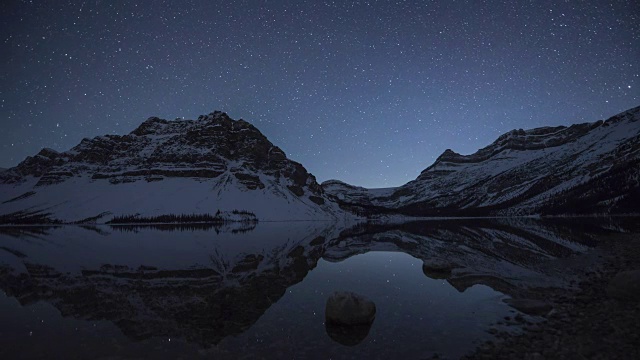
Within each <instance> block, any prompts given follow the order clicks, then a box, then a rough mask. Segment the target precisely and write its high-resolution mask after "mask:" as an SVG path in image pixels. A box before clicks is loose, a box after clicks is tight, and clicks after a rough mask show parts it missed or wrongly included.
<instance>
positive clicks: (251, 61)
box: [0, 0, 640, 187]
mask: <svg viewBox="0 0 640 360" xmlns="http://www.w3.org/2000/svg"><path fill="white" fill-rule="evenodd" d="M0 9H1V14H2V23H1V25H0V26H1V27H2V44H1V46H2V48H1V50H0V59H1V61H2V70H1V72H0V81H1V85H2V86H1V89H0V91H1V92H0V97H1V100H0V121H2V131H0V149H1V150H0V151H1V155H0V167H10V166H15V165H16V164H17V163H18V162H20V161H21V160H22V159H23V158H24V157H26V156H27V155H33V154H35V153H37V152H38V151H39V150H40V149H41V148H43V147H50V148H54V149H57V150H60V151H63V150H67V149H69V148H71V147H72V146H74V145H76V144H77V143H78V142H80V140H81V139H82V138H83V137H93V136H97V135H103V134H106V133H115V134H126V133H128V132H130V131H131V130H132V129H134V128H135V127H136V126H137V125H138V124H139V123H140V122H142V121H143V120H145V119H146V118H147V117H149V116H159V117H163V118H167V119H174V118H176V117H185V118H190V119H194V118H196V117H197V116H198V115H199V114H206V113H209V112H211V111H213V110H222V111H225V112H227V113H228V114H229V115H230V116H231V117H232V118H235V119H239V118H244V119H245V120H247V121H249V122H252V123H253V124H254V125H256V126H257V127H258V128H259V129H260V130H261V131H262V132H263V133H264V134H265V135H266V136H267V137H268V138H269V139H270V140H271V141H272V142H274V143H275V144H276V145H278V146H280V147H281V148H282V149H283V150H285V152H286V153H287V155H288V156H289V157H290V158H292V159H294V160H296V161H299V162H301V163H302V164H303V165H304V166H305V167H306V168H307V169H308V170H309V171H310V172H312V173H313V174H315V175H316V177H317V178H318V180H319V181H324V180H327V179H331V178H337V179H340V180H343V181H346V182H349V183H353V184H356V185H362V186H368V187H382V186H392V185H400V184H403V183H405V182H407V181H409V180H412V179H413V178H415V177H416V176H417V175H418V174H419V172H420V171H421V170H423V169H424V168H425V167H427V166H428V165H430V164H431V163H432V162H433V161H434V160H435V158H436V157H437V156H438V155H440V154H441V153H442V152H443V151H444V150H445V149H446V148H451V149H453V150H455V151H457V152H460V153H472V152H474V151H476V150H477V149H478V148H481V147H483V146H486V145H488V144H489V143H491V142H492V141H493V140H495V138H496V137H497V136H498V135H500V134H501V133H504V132H506V131H509V130H511V129H515V128H531V127H537V126H545V125H560V124H570V123H574V122H584V121H595V120H598V119H601V118H605V117H607V116H610V115H614V114H616V113H618V112H620V111H623V110H626V109H628V108H631V107H633V106H637V105H640V2H638V1H636V0H631V1H601V0H600V1H478V0H474V1H453V0H447V1H355V2H354V1H320V0H314V1H303V0H302V1H301V0H296V1H275V0H271V1H266V0H263V1H251V0H247V1H195V0H192V1H187V0H182V1H160V0H154V1H151V0H149V1H115V0H114V1H107V0H104V1H100V0H94V1H63V0H60V1H35V0H34V1H15V0H6V1H2V4H1V5H0Z"/></svg>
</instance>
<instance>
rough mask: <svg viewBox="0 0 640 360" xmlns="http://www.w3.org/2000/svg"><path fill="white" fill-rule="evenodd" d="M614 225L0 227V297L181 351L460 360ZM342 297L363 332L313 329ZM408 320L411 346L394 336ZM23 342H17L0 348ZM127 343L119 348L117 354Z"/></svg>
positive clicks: (618, 227)
mask: <svg viewBox="0 0 640 360" xmlns="http://www.w3.org/2000/svg"><path fill="white" fill-rule="evenodd" d="M625 226H626V225H625V224H624V223H620V222H617V221H612V220H607V221H606V222H601V223H597V222H594V221H588V222H573V223H572V222H567V221H545V222H542V221H536V220H531V219H529V220H527V219H520V220H506V219H502V220H464V221H460V220H447V221H429V222H411V223H404V224H396V225H358V226H354V227H351V228H348V229H343V228H338V227H336V226H333V225H328V224H325V223H297V224H278V223H272V224H269V223H261V224H260V225H259V226H258V227H257V228H251V229H248V228H243V229H241V228H221V227H217V228H203V227H191V228H187V229H185V228H182V229H176V228H175V227H172V228H169V227H164V226H163V227H146V226H145V227H117V228H111V227H93V228H87V227H40V228H26V227H21V228H1V231H0V288H1V289H2V290H3V291H4V292H5V293H6V295H7V296H8V297H12V298H15V299H17V301H18V302H19V303H20V305H21V306H23V307H24V306H27V305H31V304H36V303H39V302H42V301H44V302H46V303H47V304H51V305H53V306H54V307H55V308H56V309H58V311H59V312H60V313H61V314H62V316H63V317H71V318H73V319H80V320H85V321H88V320H91V321H94V320H106V321H108V322H109V323H112V324H115V325H116V326H117V328H118V329H119V330H120V331H121V332H122V333H123V334H124V335H125V336H126V337H127V338H128V339H129V340H132V341H133V343H135V342H142V343H144V341H150V342H149V344H151V342H152V339H174V342H175V340H178V339H179V340H181V341H183V342H184V343H186V344H191V345H189V346H193V349H192V350H193V351H194V354H195V355H203V354H204V355H207V356H209V355H216V356H218V357H223V358H224V357H234V354H235V355H237V353H238V352H243V353H246V354H251V353H253V354H261V355H260V356H274V357H279V356H287V355H292V354H298V355H299V354H304V353H305V351H307V353H306V354H307V355H308V356H310V357H316V356H323V357H326V356H331V357H343V356H346V357H348V356H353V354H354V353H352V352H351V353H350V352H349V351H350V350H348V349H356V348H357V349H359V350H358V351H361V353H362V351H365V352H367V351H368V352H370V353H372V354H377V356H383V353H382V352H384V351H387V352H388V354H387V355H393V354H396V353H400V352H403V353H404V355H406V356H412V357H415V356H417V355H419V356H430V354H433V353H434V352H439V353H441V354H445V355H447V354H448V355H460V354H461V353H460V351H464V350H465V349H467V350H468V349H470V348H471V347H472V345H473V341H477V340H479V339H481V337H482V336H483V335H482V334H483V333H484V332H485V331H486V329H487V326H488V325H489V324H491V323H494V322H495V321H496V320H498V319H499V318H500V317H501V316H503V315H504V312H505V311H507V308H506V305H504V303H502V302H501V301H500V300H501V299H502V298H504V295H502V294H505V295H508V296H513V297H519V296H523V294H526V293H527V291H530V289H532V288H536V287H548V286H568V284H569V281H570V279H571V275H572V274H571V271H567V270H566V269H564V268H559V267H554V266H553V260H554V259H557V258H564V257H568V256H572V255H574V254H579V253H582V252H585V251H588V250H589V248H590V247H592V246H594V245H595V244H597V242H598V241H600V239H601V237H602V236H603V235H604V234H607V233H610V232H612V231H624V230H625ZM168 230H172V231H168ZM177 230H179V231H177ZM634 231H635V230H634ZM363 254H379V255H376V256H369V255H366V256H365V255H363ZM393 254H399V255H401V256H400V257H398V256H396V255H393ZM316 267H318V268H317V269H315V268H316ZM314 269H315V270H314ZM312 270H313V271H312ZM425 275H426V277H425ZM436 280H437V281H436ZM443 281H445V283H443ZM296 284H298V285H296ZM474 285H483V286H484V287H483V288H477V289H476V287H474ZM443 286H444V287H443ZM336 287H340V288H336ZM344 287H347V288H344ZM471 287H474V289H476V290H474V291H468V289H470V288H471ZM352 288H357V289H355V290H358V291H360V292H361V293H365V295H369V296H372V297H375V298H376V299H375V302H376V304H377V305H378V306H380V314H381V315H380V319H376V321H375V323H374V325H373V327H371V328H369V327H366V328H362V329H342V328H340V329H336V328H333V327H329V326H327V327H325V325H324V322H323V316H324V315H323V314H322V312H321V311H322V310H321V309H322V308H323V306H324V301H326V297H327V296H328V294H329V293H330V292H331V291H334V290H354V289H352ZM451 291H453V292H451ZM456 292H457V293H458V294H460V295H454V293H456ZM451 304H454V305H453V306H451ZM447 305H449V306H447ZM429 309H438V311H440V312H441V313H440V314H437V315H434V314H431V313H429V311H428V310H429ZM483 309H484V310H483ZM482 311H484V312H482ZM385 314H386V315H385ZM483 314H484V315H483ZM426 317H429V321H428V322H427V321H426V320H424V318H426ZM410 318H411V319H413V320H416V321H413V320H411V319H410ZM420 319H422V321H424V323H423V322H420V321H418V320H420ZM456 319H457V320H456ZM478 319H481V320H482V321H480V320H478ZM51 321H54V322H55V321H58V322H60V325H59V326H61V327H63V326H66V325H64V324H63V322H62V321H59V320H51ZM412 321H413V322H412ZM470 321H473V322H474V324H475V323H478V326H477V328H475V327H474V326H469V324H470V323H469V322H470ZM408 323H411V324H413V325H411V326H413V327H414V328H412V329H411V330H412V332H417V335H415V336H419V338H412V337H411V336H408V335H407V336H405V337H404V340H403V337H400V336H397V334H398V333H399V332H402V331H403V330H402V327H403V325H405V324H408ZM312 324H313V325H312ZM421 324H422V325H421ZM4 326H5V325H0V327H4ZM13 326H15V324H14V325H13ZM434 327H435V329H434ZM2 330H3V332H5V333H6V332H11V331H12V329H7V328H6V327H4V328H3V329H2ZM456 331H458V332H460V335H461V337H459V338H456V337H455V336H453V335H452V334H451V333H455V332H456ZM465 331H467V332H468V333H465ZM421 332H422V334H421ZM305 333H308V336H307V337H305V336H304V334H305ZM394 334H396V335H394ZM327 335H328V336H327ZM426 335H428V336H426ZM467 335H468V336H467ZM25 336H26V332H25ZM415 336H414V337H415ZM260 338H262V339H263V341H262V342H261V340H260ZM429 338H432V340H429ZM447 338H448V339H450V340H451V341H453V342H452V343H451V344H446V339H447ZM465 338H468V339H467V340H466V341H467V344H459V343H458V342H460V341H465V340H464V339H465ZM264 339H269V341H266V340H264ZM287 339H289V340H287ZM76 340H77V341H80V340H81V339H69V341H71V342H73V341H76ZM83 341H84V340H83ZM287 341H295V344H290V343H288V342H287ZM409 342H410V344H409ZM25 344H27V341H26V340H25V339H21V338H20V337H19V336H18V337H17V338H16V339H15V340H14V341H13V342H12V344H11V345H9V344H7V346H5V347H4V350H3V351H5V352H6V351H21V348H22V347H24V346H25ZM332 344H333V345H332ZM389 344H393V345H394V346H392V347H389V346H387V345H389ZM3 345H4V344H3ZM344 345H348V346H352V347H345V346H344ZM128 346H129V345H127V343H126V342H124V340H119V347H120V348H121V350H120V351H122V352H121V354H127V352H126V349H127V347H128ZM131 346H133V345H131ZM122 349H124V350H122ZM203 349H205V350H203ZM207 349H208V350H207ZM265 349H270V351H272V352H271V353H267V354H270V355H265V353H264V351H265ZM181 351H182V353H184V349H182V350H181ZM0 354H1V353H0ZM5 354H6V353H5ZM163 354H164V355H165V356H167V357H172V356H173V355H172V354H171V353H170V352H169V353H166V352H165V353H163ZM248 356H249V355H248Z"/></svg>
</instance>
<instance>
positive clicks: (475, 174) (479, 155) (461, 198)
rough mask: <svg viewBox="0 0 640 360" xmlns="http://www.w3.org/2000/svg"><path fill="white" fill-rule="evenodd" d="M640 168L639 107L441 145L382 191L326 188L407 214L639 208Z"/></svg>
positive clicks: (358, 202) (336, 194) (356, 201)
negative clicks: (479, 143) (461, 149)
mask: <svg viewBox="0 0 640 360" xmlns="http://www.w3.org/2000/svg"><path fill="white" fill-rule="evenodd" d="M639 168H640V107H636V108H633V109H631V110H628V111H626V112H623V113H621V114H619V115H616V116H614V117H612V118H610V119H608V120H607V121H602V120H601V121H597V122H594V123H584V124H576V125H572V126H570V127H564V126H559V127H543V128H537V129H532V130H527V131H525V130H513V131H511V132H509V133H507V134H504V135H502V136H500V137H499V138H498V139H497V140H496V141H495V142H494V143H492V144H491V145H489V146H487V147H485V148H483V149H481V150H479V151H478V152H476V153H474V154H471V155H460V154H457V153H455V152H453V151H452V150H446V151H445V152H444V153H443V154H442V155H441V156H440V157H439V158H438V159H437V160H436V162H435V163H434V164H433V165H431V166H430V167H428V168H427V169H425V170H424V171H423V172H422V173H421V174H420V175H419V176H418V178H416V179H415V180H413V181H411V182H409V183H407V184H405V185H403V186H401V187H398V188H395V189H393V190H391V191H387V193H385V194H374V193H371V192H369V191H368V190H367V189H363V188H357V187H353V186H351V185H347V184H340V183H337V182H334V181H329V182H325V183H324V184H323V187H324V188H325V190H326V192H327V193H328V194H331V195H332V196H334V197H335V198H336V199H339V200H341V201H343V202H348V203H351V204H353V205H357V206H362V207H369V206H373V207H376V208H378V209H379V208H386V209H395V210H396V211H399V212H402V213H406V214H411V215H496V214H502V215H504V214H519V215H523V214H538V213H577V212H578V213H629V212H635V213H638V212H640V205H638V202H637V200H640V176H639V173H640V171H639V170H638V169H639Z"/></svg>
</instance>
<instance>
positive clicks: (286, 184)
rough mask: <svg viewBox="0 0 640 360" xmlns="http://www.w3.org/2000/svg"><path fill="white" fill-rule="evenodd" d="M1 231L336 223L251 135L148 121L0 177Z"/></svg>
mask: <svg viewBox="0 0 640 360" xmlns="http://www.w3.org/2000/svg"><path fill="white" fill-rule="evenodd" d="M0 202H1V204H0V223H2V222H5V223H6V222H32V223H33V222H39V223H42V222H55V221H62V222H82V221H85V222H93V221H97V222H106V221H109V220H111V219H113V218H114V217H117V216H118V217H123V216H131V215H136V214H139V216H140V217H153V216H159V215H168V214H177V215H179V214H213V213H216V212H217V211H218V210H220V211H222V212H227V213H230V212H231V211H233V210H244V211H249V212H253V213H254V214H255V215H256V216H257V218H258V219H259V220H310V219H313V220H318V219H332V218H335V217H336V216H338V214H342V212H341V210H340V209H339V208H338V206H337V205H336V204H335V203H333V202H332V201H329V200H328V199H327V197H326V196H325V195H324V191H323V189H322V187H320V185H319V184H318V183H317V182H316V179H315V177H314V176H313V175H311V174H309V173H308V172H307V170H306V169H305V168H304V167H303V166H302V165H301V164H299V163H297V162H295V161H292V160H289V159H287V157H286V156H285V153H284V152H283V151H282V150H281V149H280V148H278V147H277V146H275V145H273V144H272V143H271V142H270V141H269V140H268V139H267V138H266V137H265V136H264V135H263V134H262V133H261V132H260V131H259V130H258V129H256V128H255V127H254V126H253V125H251V124H249V123H248V122H246V121H243V120H237V121H235V120H232V119H231V118H229V116H227V114H225V113H222V112H213V113H211V114H209V115H206V116H205V115H202V116H200V117H199V118H198V119H197V120H174V121H168V120H163V119H159V118H157V117H151V118H149V119H148V120H146V121H145V122H143V123H142V124H141V125H140V126H139V127H138V128H137V129H135V130H134V131H132V132H131V133H130V134H128V135H124V136H119V135H106V136H99V137H96V138H93V139H84V140H83V141H82V142H81V143H80V144H78V145H77V146H76V147H74V148H72V149H71V150H69V151H66V152H62V153H59V152H57V151H55V150H52V149H43V150H42V151H40V152H39V153H38V154H37V155H36V156H33V157H27V158H26V159H25V160H24V161H23V162H21V163H20V164H19V165H18V166H16V167H14V168H11V169H8V170H5V171H3V172H2V173H0Z"/></svg>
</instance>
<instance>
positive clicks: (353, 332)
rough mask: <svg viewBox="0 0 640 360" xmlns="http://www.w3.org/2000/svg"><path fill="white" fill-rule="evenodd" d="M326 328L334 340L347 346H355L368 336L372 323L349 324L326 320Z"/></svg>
mask: <svg viewBox="0 0 640 360" xmlns="http://www.w3.org/2000/svg"><path fill="white" fill-rule="evenodd" d="M325 329H326V331H327V335H329V337H330V338H331V339H332V340H333V341H335V342H337V343H339V344H342V345H345V346H355V345H358V344H360V343H361V342H362V340H364V339H366V338H367V336H368V335H369V330H371V324H365V325H350V326H347V325H337V324H333V323H329V322H326V323H325Z"/></svg>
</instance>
